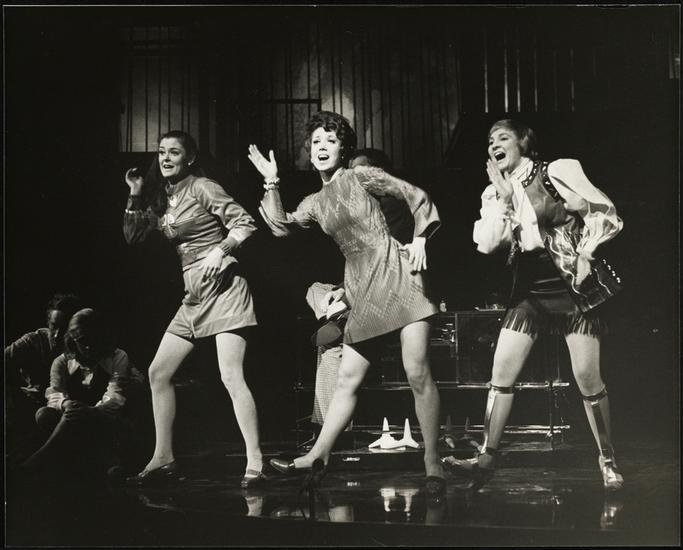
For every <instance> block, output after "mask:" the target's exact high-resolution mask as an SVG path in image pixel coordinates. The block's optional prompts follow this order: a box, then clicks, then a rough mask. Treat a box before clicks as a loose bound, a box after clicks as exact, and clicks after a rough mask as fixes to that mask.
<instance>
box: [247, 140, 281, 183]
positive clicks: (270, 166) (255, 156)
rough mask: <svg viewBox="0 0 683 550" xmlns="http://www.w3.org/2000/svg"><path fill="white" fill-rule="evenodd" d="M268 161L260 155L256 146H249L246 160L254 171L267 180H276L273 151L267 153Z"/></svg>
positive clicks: (275, 164)
mask: <svg viewBox="0 0 683 550" xmlns="http://www.w3.org/2000/svg"><path fill="white" fill-rule="evenodd" d="M269 156H270V160H268V159H267V158H266V157H264V156H263V155H262V154H261V151H259V150H258V147H256V145H253V144H252V145H250V146H249V154H248V155H247V158H248V159H249V160H250V161H251V163H252V164H253V165H254V166H255V167H256V169H257V170H258V171H259V172H260V173H261V175H262V176H263V177H264V178H265V179H267V180H273V179H275V178H277V162H275V155H274V154H273V150H272V149H271V150H270V153H269Z"/></svg>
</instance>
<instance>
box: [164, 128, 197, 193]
mask: <svg viewBox="0 0 683 550" xmlns="http://www.w3.org/2000/svg"><path fill="white" fill-rule="evenodd" d="M193 160H194V157H193V158H190V157H189V155H188V153H187V150H186V149H185V146H184V145H183V144H182V142H181V141H180V140H179V139H177V138H172V137H168V138H164V139H162V140H161V141H160V142H159V169H160V170H161V175H162V176H163V177H164V178H166V179H167V180H169V181H171V182H176V181H179V180H181V179H183V178H184V177H185V176H186V175H187V173H188V167H189V165H190V163H191V162H192V161H193Z"/></svg>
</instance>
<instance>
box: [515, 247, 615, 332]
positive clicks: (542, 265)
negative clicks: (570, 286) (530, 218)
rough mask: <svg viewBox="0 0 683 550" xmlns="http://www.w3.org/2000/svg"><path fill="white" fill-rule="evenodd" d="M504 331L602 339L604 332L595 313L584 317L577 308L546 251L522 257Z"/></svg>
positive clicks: (530, 253) (586, 314) (525, 254)
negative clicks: (582, 335) (587, 336)
mask: <svg viewBox="0 0 683 550" xmlns="http://www.w3.org/2000/svg"><path fill="white" fill-rule="evenodd" d="M502 328H507V329H510V330H514V331H516V332H522V333H524V334H529V335H530V336H533V337H536V336H537V335H538V334H539V332H549V333H551V334H562V335H567V334H589V335H591V336H596V337H599V336H600V335H601V334H602V332H603V327H602V325H601V323H600V319H599V318H598V317H597V316H596V315H595V313H594V312H592V311H591V312H589V313H582V312H581V310H580V309H579V307H578V306H577V305H576V303H575V302H574V300H573V298H572V297H571V295H570V294H569V291H568V290H567V288H566V287H565V284H564V282H563V281H562V279H561V278H560V276H559V275H558V273H557V268H556V267H555V265H554V264H553V261H552V259H551V258H550V256H548V254H547V252H546V251H545V250H543V251H533V252H524V253H523V254H520V256H519V264H518V265H517V275H516V280H515V290H514V293H513V295H512V300H511V302H510V307H509V308H508V310H507V312H506V313H505V317H504V318H503V324H502Z"/></svg>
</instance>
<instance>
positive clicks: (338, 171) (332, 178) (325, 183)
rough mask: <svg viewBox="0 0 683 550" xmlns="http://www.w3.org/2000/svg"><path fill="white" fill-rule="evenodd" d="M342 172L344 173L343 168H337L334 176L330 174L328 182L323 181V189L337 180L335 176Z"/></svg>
mask: <svg viewBox="0 0 683 550" xmlns="http://www.w3.org/2000/svg"><path fill="white" fill-rule="evenodd" d="M343 171H344V168H342V167H341V166H340V167H339V168H337V170H336V172H335V173H334V174H332V177H331V178H330V181H323V187H325V186H326V185H329V184H330V183H332V182H333V181H334V180H335V179H336V178H337V176H338V175H339V174H341V173H342V172H343Z"/></svg>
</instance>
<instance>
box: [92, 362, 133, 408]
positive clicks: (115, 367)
mask: <svg viewBox="0 0 683 550" xmlns="http://www.w3.org/2000/svg"><path fill="white" fill-rule="evenodd" d="M104 361H106V362H107V364H106V365H104V366H103V368H104V369H105V370H107V372H109V375H110V378H109V383H108V384H107V389H106V390H105V391H104V394H102V398H101V399H100V400H99V401H98V402H97V403H96V404H95V407H96V408H98V409H105V410H106V411H107V412H114V411H119V410H120V409H121V408H122V407H123V406H124V405H125V404H126V395H125V391H126V388H127V385H128V382H129V378H130V362H129V361H128V355H127V354H126V352H125V351H123V350H120V349H117V350H115V351H114V353H113V355H112V356H111V357H108V358H106V359H105V360H104Z"/></svg>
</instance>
